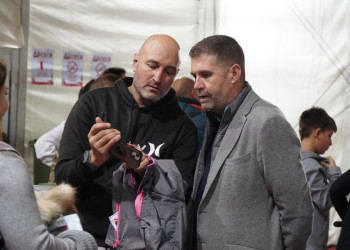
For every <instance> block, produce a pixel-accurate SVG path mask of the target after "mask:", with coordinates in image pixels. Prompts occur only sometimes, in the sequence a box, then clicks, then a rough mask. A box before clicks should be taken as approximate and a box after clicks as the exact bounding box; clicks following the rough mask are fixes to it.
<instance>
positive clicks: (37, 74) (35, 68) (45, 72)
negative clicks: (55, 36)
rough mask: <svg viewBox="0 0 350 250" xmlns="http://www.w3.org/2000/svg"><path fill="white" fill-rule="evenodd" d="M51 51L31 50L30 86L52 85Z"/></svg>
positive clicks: (52, 53)
mask: <svg viewBox="0 0 350 250" xmlns="http://www.w3.org/2000/svg"><path fill="white" fill-rule="evenodd" d="M53 55H54V50H52V49H33V54H32V84H41V85H52V84H53Z"/></svg>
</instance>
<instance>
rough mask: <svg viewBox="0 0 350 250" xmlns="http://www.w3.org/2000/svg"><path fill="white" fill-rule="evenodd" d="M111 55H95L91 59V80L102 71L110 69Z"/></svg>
mask: <svg viewBox="0 0 350 250" xmlns="http://www.w3.org/2000/svg"><path fill="white" fill-rule="evenodd" d="M111 63H112V54H102V53H95V54H93V55H92V59H91V78H92V79H96V78H97V77H99V76H100V75H101V74H102V73H103V71H105V70H106V69H108V68H109V67H111Z"/></svg>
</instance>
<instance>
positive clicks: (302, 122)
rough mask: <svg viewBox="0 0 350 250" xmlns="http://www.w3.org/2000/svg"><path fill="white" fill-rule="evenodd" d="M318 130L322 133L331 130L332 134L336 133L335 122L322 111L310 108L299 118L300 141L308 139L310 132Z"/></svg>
mask: <svg viewBox="0 0 350 250" xmlns="http://www.w3.org/2000/svg"><path fill="white" fill-rule="evenodd" d="M318 128H321V129H322V131H325V130H332V131H333V132H334V133H335V132H337V125H336V124H335V121H334V120H333V118H332V117H330V116H329V115H328V114H327V112H326V111H325V110H324V109H322V108H318V107H312V108H310V109H308V110H305V111H304V112H303V113H302V114H301V116H300V118H299V134H300V139H301V140H302V139H304V138H307V137H309V136H310V135H311V134H312V131H314V130H315V129H318Z"/></svg>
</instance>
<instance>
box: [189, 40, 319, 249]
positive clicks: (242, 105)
mask: <svg viewBox="0 0 350 250" xmlns="http://www.w3.org/2000/svg"><path fill="white" fill-rule="evenodd" d="M189 55H190V57H191V74H192V75H193V77H194V78H195V85H194V89H195V90H196V91H197V92H198V97H199V102H200V103H201V105H202V108H203V109H204V110H205V112H206V115H207V121H206V132H205V137H204V140H203V144H202V148H201V151H200V153H199V159H198V162H197V166H196V172H195V177H194V178H195V179H194V185H193V193H192V197H191V198H192V199H191V207H192V208H193V210H192V211H193V213H192V212H191V207H189V215H188V216H191V217H192V219H193V220H194V221H193V222H192V223H190V224H189V225H192V226H193V230H192V232H193V233H194V235H193V236H194V237H193V238H194V241H191V240H189V244H188V246H189V249H193V248H191V244H190V242H194V243H195V247H194V249H264V250H272V249H273V250H282V249H289V250H300V249H305V246H306V241H307V239H308V237H309V235H310V233H311V227H312V214H313V207H312V202H311V197H310V191H309V187H308V185H307V181H306V177H305V174H304V172H303V169H302V166H301V162H300V142H299V140H298V137H297V135H296V134H295V132H294V130H293V128H292V127H291V126H290V124H289V123H288V121H287V120H286V119H285V117H284V115H283V114H282V112H281V111H280V110H279V109H278V108H277V107H276V106H274V105H272V104H270V103H269V102H267V101H265V100H263V99H262V98H260V97H259V96H258V95H257V94H256V93H255V92H254V90H253V89H252V87H251V86H250V85H249V83H248V82H247V81H246V80H245V69H244V68H245V66H244V61H245V60H244V53H243V50H242V48H241V46H240V45H239V44H238V43H237V41H236V40H235V39H233V38H232V37H229V36H225V35H214V36H209V37H207V38H204V39H203V40H201V41H200V42H198V43H197V44H195V45H194V46H193V47H192V48H191V50H190V52H189ZM189 235H190V234H189Z"/></svg>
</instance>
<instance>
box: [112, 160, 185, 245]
mask: <svg viewBox="0 0 350 250" xmlns="http://www.w3.org/2000/svg"><path fill="white" fill-rule="evenodd" d="M152 161H153V162H152V163H150V165H149V166H148V168H147V170H146V173H145V176H144V177H143V179H142V180H141V181H139V180H138V179H137V178H135V174H133V173H132V171H130V170H126V169H124V168H123V167H120V168H119V169H118V170H116V171H115V172H114V174H113V204H112V206H113V211H114V212H115V218H117V219H116V220H115V224H114V226H113V225H112V223H111V224H110V226H109V229H108V233H107V237H106V244H108V245H110V246H113V247H115V248H116V249H167V250H168V249H183V248H184V246H183V244H184V236H185V231H186V204H185V191H184V190H185V187H184V185H183V181H182V177H181V174H180V172H179V170H178V168H177V167H176V165H175V163H174V161H173V160H155V161H154V160H153V159H152Z"/></svg>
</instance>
